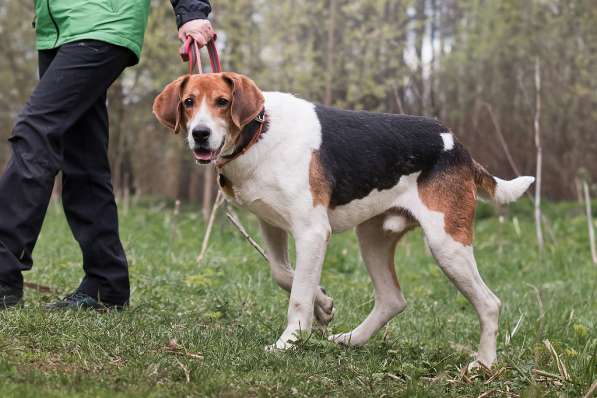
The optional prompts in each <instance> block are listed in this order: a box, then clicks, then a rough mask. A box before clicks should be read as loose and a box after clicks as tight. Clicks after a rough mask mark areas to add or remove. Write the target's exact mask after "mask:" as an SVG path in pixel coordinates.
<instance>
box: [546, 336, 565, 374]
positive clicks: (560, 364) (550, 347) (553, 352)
mask: <svg viewBox="0 0 597 398" xmlns="http://www.w3.org/2000/svg"><path fill="white" fill-rule="evenodd" d="M543 344H545V347H546V348H547V350H548V351H549V352H550V353H551V355H552V357H553V359H554V361H556V365H557V366H558V371H559V372H560V376H561V379H562V380H564V381H570V380H572V379H571V378H570V374H568V369H566V365H565V364H564V362H563V361H562V360H561V359H560V356H559V355H558V353H557V352H556V349H555V348H553V345H552V344H551V342H550V341H549V340H547V339H546V340H543Z"/></svg>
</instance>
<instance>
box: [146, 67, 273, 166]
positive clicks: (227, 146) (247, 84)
mask: <svg viewBox="0 0 597 398" xmlns="http://www.w3.org/2000/svg"><path fill="white" fill-rule="evenodd" d="M264 101H265V99H264V97H263V94H262V93H261V90H259V88H258V87H257V86H256V85H255V83H254V82H253V81H252V80H251V79H249V78H248V77H246V76H243V75H239V74H237V73H228V72H226V73H211V74H202V75H186V76H182V77H179V78H178V79H176V80H174V81H173V82H172V83H170V84H168V85H167V86H166V88H164V91H162V92H161V94H160V95H158V96H157V97H156V99H155V101H154V103H153V113H154V114H155V116H156V117H157V119H158V120H159V121H160V123H161V124H163V125H164V126H166V127H168V128H169V129H170V130H172V131H173V132H174V133H178V132H179V131H181V130H182V131H184V132H185V133H186V135H187V141H188V143H189V147H190V148H191V150H192V151H193V154H194V156H195V159H196V160H197V161H198V162H200V163H202V164H207V163H210V162H212V161H214V160H216V159H217V158H218V155H219V154H220V153H230V152H232V151H233V149H234V147H235V145H236V144H237V141H238V138H239V136H240V132H241V131H242V129H243V127H244V126H245V125H247V124H248V123H250V122H251V121H252V120H253V119H255V118H256V117H257V115H259V113H260V112H261V110H262V109H263V103H264Z"/></svg>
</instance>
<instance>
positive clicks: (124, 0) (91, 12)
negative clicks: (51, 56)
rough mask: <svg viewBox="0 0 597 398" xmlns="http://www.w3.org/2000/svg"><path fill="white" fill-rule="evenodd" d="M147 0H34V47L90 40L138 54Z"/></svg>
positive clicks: (139, 52)
mask: <svg viewBox="0 0 597 398" xmlns="http://www.w3.org/2000/svg"><path fill="white" fill-rule="evenodd" d="M149 2H150V0H35V30H36V34H37V49H38V50H48V49H51V48H56V47H60V46H61V45H63V44H65V43H70V42H73V41H77V40H83V39H93V40H100V41H104V42H108V43H110V44H114V45H117V46H122V47H126V48H128V49H129V50H131V51H132V52H133V53H135V55H136V56H137V61H138V60H139V57H140V56H141V48H142V47H143V35H144V34H145V27H146V26H147V17H148V15H149Z"/></svg>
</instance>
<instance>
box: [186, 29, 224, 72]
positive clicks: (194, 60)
mask: <svg viewBox="0 0 597 398" xmlns="http://www.w3.org/2000/svg"><path fill="white" fill-rule="evenodd" d="M216 39H217V36H214V38H213V39H212V40H210V41H209V43H207V46H206V47H207V52H208V54H209V62H210V64H211V71H212V73H220V72H222V65H220V55H219V54H218V49H217V47H216ZM179 52H180V58H181V59H182V61H183V62H188V63H189V74H192V73H193V70H194V69H195V68H196V69H197V73H199V74H201V73H203V69H202V67H201V54H200V52H199V45H198V44H197V42H196V41H195V40H194V39H193V37H192V36H187V38H186V40H185V42H184V44H183V46H182V47H181V48H180V51H179Z"/></svg>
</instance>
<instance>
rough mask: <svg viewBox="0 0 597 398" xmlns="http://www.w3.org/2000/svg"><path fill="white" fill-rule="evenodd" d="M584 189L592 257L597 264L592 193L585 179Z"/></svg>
mask: <svg viewBox="0 0 597 398" xmlns="http://www.w3.org/2000/svg"><path fill="white" fill-rule="evenodd" d="M583 191H584V197H585V209H586V213H587V225H588V228H589V245H590V246H591V258H592V259H593V264H597V249H596V248H595V227H594V226H593V211H592V209H591V194H590V192H589V184H587V182H586V181H583Z"/></svg>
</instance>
